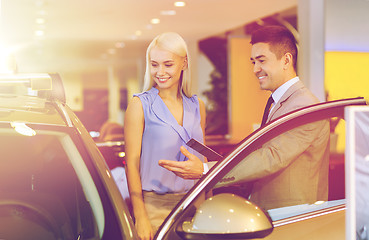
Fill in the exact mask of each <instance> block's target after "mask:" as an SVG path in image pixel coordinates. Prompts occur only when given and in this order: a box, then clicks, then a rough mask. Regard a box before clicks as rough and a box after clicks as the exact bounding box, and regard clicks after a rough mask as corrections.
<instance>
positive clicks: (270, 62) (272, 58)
mask: <svg viewBox="0 0 369 240" xmlns="http://www.w3.org/2000/svg"><path fill="white" fill-rule="evenodd" d="M250 59H251V62H252V64H253V65H254V73H255V75H256V77H257V78H258V79H259V84H260V88H261V89H263V90H269V91H271V92H274V91H275V90H276V89H277V88H278V87H280V86H281V85H282V84H283V83H285V77H284V67H285V66H284V64H283V62H284V57H282V58H281V59H277V56H276V55H275V54H274V53H273V52H271V51H270V49H269V44H268V43H262V42H261V43H255V44H254V45H252V48H251V57H250Z"/></svg>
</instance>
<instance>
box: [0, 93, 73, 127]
mask: <svg viewBox="0 0 369 240" xmlns="http://www.w3.org/2000/svg"><path fill="white" fill-rule="evenodd" d="M0 122H24V123H34V124H43V125H44V124H46V125H59V126H66V122H65V120H64V118H63V115H61V114H60V112H59V111H58V110H57V104H55V103H53V102H50V101H48V100H45V99H42V98H38V97H30V96H15V95H12V96H9V95H6V96H4V95H2V94H0Z"/></svg>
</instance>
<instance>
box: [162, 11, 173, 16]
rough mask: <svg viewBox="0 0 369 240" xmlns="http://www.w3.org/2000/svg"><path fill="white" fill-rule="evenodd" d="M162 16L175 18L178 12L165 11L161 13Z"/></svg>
mask: <svg viewBox="0 0 369 240" xmlns="http://www.w3.org/2000/svg"><path fill="white" fill-rule="evenodd" d="M160 14H161V15H166V16H173V15H176V11H175V10H163V11H161V12H160Z"/></svg>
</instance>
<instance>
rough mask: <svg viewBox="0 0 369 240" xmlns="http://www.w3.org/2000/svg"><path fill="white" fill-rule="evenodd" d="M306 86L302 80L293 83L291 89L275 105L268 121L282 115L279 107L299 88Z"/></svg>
mask: <svg viewBox="0 0 369 240" xmlns="http://www.w3.org/2000/svg"><path fill="white" fill-rule="evenodd" d="M303 87H304V84H303V83H302V82H301V81H298V82H296V83H295V84H293V85H292V86H291V87H290V88H289V89H287V91H286V92H285V93H284V94H283V96H282V97H281V99H280V100H279V102H278V103H277V104H276V105H275V106H274V108H273V109H272V111H271V112H270V114H269V116H268V120H267V122H269V121H271V120H273V119H276V118H277V117H280V116H281V114H280V113H278V112H279V111H278V110H279V109H280V108H281V107H283V104H284V103H285V102H286V101H287V99H288V98H289V97H290V96H291V95H292V94H293V93H294V92H296V91H297V90H298V89H301V88H303Z"/></svg>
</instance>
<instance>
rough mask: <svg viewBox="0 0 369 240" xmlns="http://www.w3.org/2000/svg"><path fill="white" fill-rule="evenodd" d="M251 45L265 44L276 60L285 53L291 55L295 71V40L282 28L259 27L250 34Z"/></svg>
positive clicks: (288, 31)
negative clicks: (268, 46)
mask: <svg viewBox="0 0 369 240" xmlns="http://www.w3.org/2000/svg"><path fill="white" fill-rule="evenodd" d="M250 43H251V44H252V45H254V44H256V43H267V44H269V45H270V51H271V52H273V53H274V54H275V55H276V56H277V59H281V57H282V56H283V55H284V54H286V53H288V52H289V53H291V54H292V61H293V67H294V69H295V71H296V69H297V46H296V39H295V37H294V36H293V34H292V33H291V32H290V30H288V29H287V28H285V27H282V26H265V27H261V28H259V29H257V30H255V31H254V32H252V34H251V42H250Z"/></svg>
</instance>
